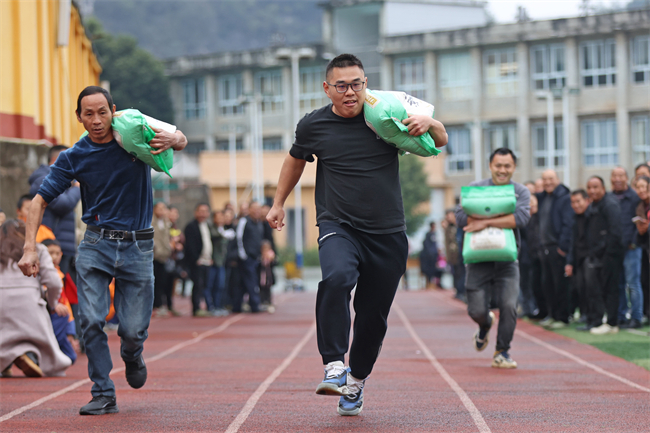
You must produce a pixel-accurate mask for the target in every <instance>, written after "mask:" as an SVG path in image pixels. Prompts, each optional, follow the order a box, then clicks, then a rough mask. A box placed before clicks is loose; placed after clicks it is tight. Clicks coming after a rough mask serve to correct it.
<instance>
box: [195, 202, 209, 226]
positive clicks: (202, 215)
mask: <svg viewBox="0 0 650 433" xmlns="http://www.w3.org/2000/svg"><path fill="white" fill-rule="evenodd" d="M209 216H210V208H209V207H207V206H206V205H204V204H202V205H201V206H199V207H197V208H196V210H195V211H194V218H196V220H197V221H198V222H200V223H202V222H203V221H205V220H207V219H208V217H209Z"/></svg>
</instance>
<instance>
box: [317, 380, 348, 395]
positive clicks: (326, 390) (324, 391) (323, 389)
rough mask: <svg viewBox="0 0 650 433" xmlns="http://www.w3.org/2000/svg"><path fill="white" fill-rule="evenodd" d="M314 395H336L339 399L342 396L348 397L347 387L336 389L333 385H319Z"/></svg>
mask: <svg viewBox="0 0 650 433" xmlns="http://www.w3.org/2000/svg"><path fill="white" fill-rule="evenodd" d="M316 394H318V395H338V396H339V397H340V396H342V395H348V387H347V386H341V387H338V386H336V385H334V384H333V383H323V382H321V383H319V384H318V387H317V388H316Z"/></svg>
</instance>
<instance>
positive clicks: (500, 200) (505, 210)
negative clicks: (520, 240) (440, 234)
mask: <svg viewBox="0 0 650 433" xmlns="http://www.w3.org/2000/svg"><path fill="white" fill-rule="evenodd" d="M460 206H461V207H462V208H463V211H464V212H465V213H466V214H467V215H469V216H483V217H488V218H493V217H496V216H499V215H508V214H511V213H514V212H515V208H516V207H517V197H516V196H515V186H514V185H512V184H510V185H493V186H463V187H461V189H460Z"/></svg>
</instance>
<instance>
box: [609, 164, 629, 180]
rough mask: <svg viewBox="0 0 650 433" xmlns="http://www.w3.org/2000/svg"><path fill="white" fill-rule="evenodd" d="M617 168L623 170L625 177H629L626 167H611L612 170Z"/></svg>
mask: <svg viewBox="0 0 650 433" xmlns="http://www.w3.org/2000/svg"><path fill="white" fill-rule="evenodd" d="M617 168H620V169H621V170H623V171H624V172H625V177H627V178H628V179H629V178H630V175H629V174H627V169H626V168H625V167H621V166H620V165H617V166H616V167H614V168H612V172H613V171H614V170H616V169H617Z"/></svg>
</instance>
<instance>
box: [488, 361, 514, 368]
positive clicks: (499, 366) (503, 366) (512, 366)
mask: <svg viewBox="0 0 650 433" xmlns="http://www.w3.org/2000/svg"><path fill="white" fill-rule="evenodd" d="M492 367H493V368H517V363H515V364H514V365H513V364H510V365H506V364H498V363H496V362H494V361H492Z"/></svg>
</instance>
